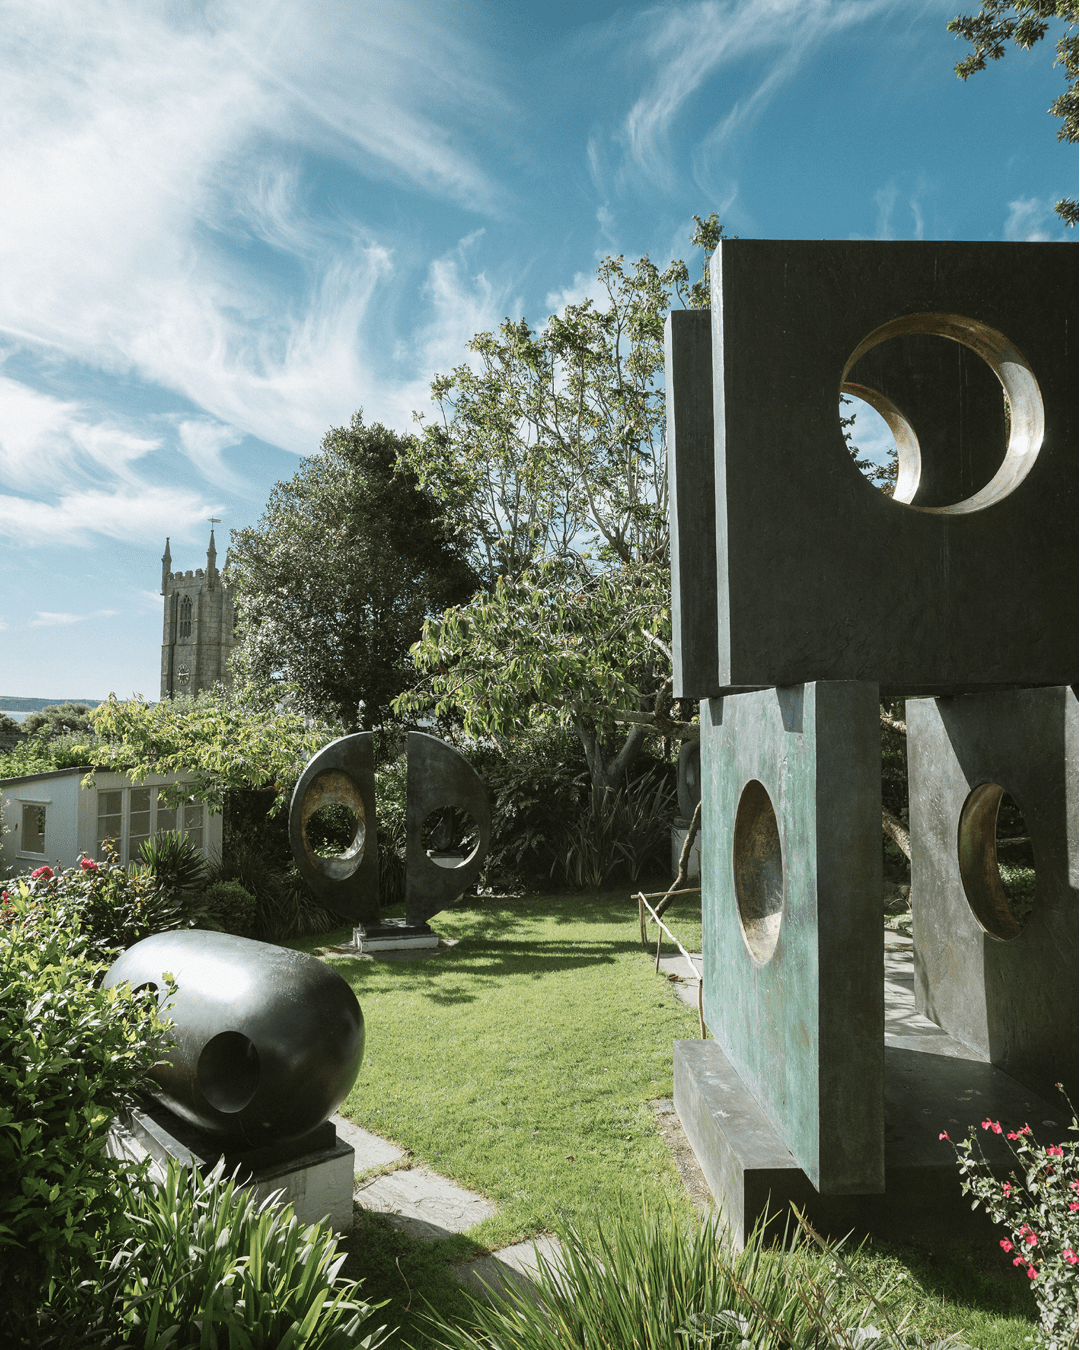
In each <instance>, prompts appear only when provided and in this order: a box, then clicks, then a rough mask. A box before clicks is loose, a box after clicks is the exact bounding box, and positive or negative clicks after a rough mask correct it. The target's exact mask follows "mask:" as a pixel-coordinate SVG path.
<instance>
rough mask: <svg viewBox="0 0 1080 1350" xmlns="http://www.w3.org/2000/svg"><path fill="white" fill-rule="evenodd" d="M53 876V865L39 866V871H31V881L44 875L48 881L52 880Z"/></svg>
mask: <svg viewBox="0 0 1080 1350" xmlns="http://www.w3.org/2000/svg"><path fill="white" fill-rule="evenodd" d="M52 876H53V870H52V868H51V867H49V866H48V865H47V864H46V866H44V867H39V868H38V869H37V871H35V872H31V873H30V880H31V881H37V879H38V877H44V878H45V880H46V881H51V880H52Z"/></svg>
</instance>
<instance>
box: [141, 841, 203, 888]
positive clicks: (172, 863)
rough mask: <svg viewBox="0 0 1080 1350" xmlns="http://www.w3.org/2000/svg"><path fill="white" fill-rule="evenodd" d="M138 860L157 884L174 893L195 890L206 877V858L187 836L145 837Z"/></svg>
mask: <svg viewBox="0 0 1080 1350" xmlns="http://www.w3.org/2000/svg"><path fill="white" fill-rule="evenodd" d="M139 861H140V862H141V863H142V865H143V868H144V869H145V870H146V872H148V873H149V875H150V876H152V877H153V878H154V880H155V881H156V882H157V884H158V886H160V887H161V888H162V889H163V890H165V891H169V892H171V893H172V894H175V895H184V894H187V893H189V892H191V891H195V890H198V888H199V887H200V886H201V885H202V883H203V881H204V879H205V877H206V859H205V858H204V857H203V855H202V851H201V850H200V849H199V848H198V847H197V846H196V845H195V844H193V843H192V841H191V840H190V839H189V838H188V837H187V836H186V835H181V834H164V833H162V834H156V835H154V837H153V838H152V839H144V840H143V842H142V843H141V844H140V845H139Z"/></svg>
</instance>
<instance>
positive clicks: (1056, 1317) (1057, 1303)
mask: <svg viewBox="0 0 1080 1350" xmlns="http://www.w3.org/2000/svg"><path fill="white" fill-rule="evenodd" d="M982 1128H983V1129H984V1130H991V1131H993V1133H994V1134H997V1135H1001V1134H1002V1133H1003V1130H1002V1127H1001V1123H1000V1122H999V1121H996V1120H993V1119H991V1118H990V1117H987V1119H986V1120H984V1121H983V1122H982ZM1069 1129H1070V1132H1071V1133H1072V1134H1074V1135H1075V1134H1076V1133H1077V1119H1076V1111H1075V1110H1073V1112H1072V1123H1071V1125H1070V1127H1069ZM1004 1137H1005V1140H1006V1142H1007V1143H1008V1146H1009V1148H1010V1149H1011V1151H1012V1155H1013V1157H1014V1159H1015V1160H1016V1170H1015V1172H1013V1174H1012V1175H1011V1176H1010V1178H1009V1180H1008V1181H1006V1182H1002V1181H1000V1180H999V1179H998V1178H997V1177H995V1176H994V1175H993V1173H992V1172H991V1171H990V1168H989V1165H988V1164H987V1162H986V1158H985V1155H984V1154H983V1151H982V1147H981V1145H980V1144H979V1142H978V1137H977V1136H976V1134H975V1130H974V1127H972V1129H971V1130H970V1131H969V1133H968V1137H967V1138H966V1139H962V1140H960V1141H959V1142H958V1143H954V1142H953V1141H952V1140H949V1142H950V1143H951V1144H952V1146H953V1148H954V1149H955V1151H956V1157H957V1161H958V1162H959V1164H960V1176H961V1184H962V1185H963V1188H964V1191H965V1192H966V1193H967V1194H968V1195H970V1196H972V1197H973V1205H972V1207H973V1208H974V1206H975V1205H981V1206H982V1208H983V1209H985V1210H986V1212H987V1213H988V1214H989V1215H990V1217H991V1219H993V1221H994V1222H995V1223H1000V1224H1002V1225H1003V1226H1004V1227H1005V1230H1006V1232H1007V1234H1008V1236H1007V1237H1004V1238H1002V1239H1001V1244H1000V1245H1001V1247H1002V1249H1003V1250H1004V1251H1005V1252H1009V1253H1012V1252H1015V1253H1016V1255H1015V1256H1014V1257H1013V1258H1012V1262H1013V1265H1014V1266H1018V1267H1020V1268H1021V1269H1022V1270H1025V1271H1026V1272H1027V1276H1028V1279H1030V1280H1031V1282H1032V1283H1031V1287H1032V1291H1033V1293H1034V1295H1035V1301H1036V1303H1037V1304H1038V1306H1039V1336H1038V1340H1037V1344H1039V1345H1041V1346H1046V1347H1047V1350H1062V1347H1066V1346H1075V1345H1076V1344H1077V1340H1078V1337H1080V1325H1078V1321H1077V1299H1078V1296H1080V1255H1078V1253H1077V1250H1076V1249H1077V1247H1080V1241H1078V1240H1077V1232H1076V1215H1077V1211H1078V1208H1080V1196H1078V1195H1077V1190H1078V1188H1080V1182H1078V1181H1077V1141H1076V1139H1072V1140H1066V1141H1064V1142H1063V1143H1061V1144H1051V1145H1049V1146H1047V1147H1043V1146H1042V1145H1040V1144H1038V1143H1037V1142H1036V1141H1035V1138H1034V1136H1033V1134H1032V1132H1031V1126H1030V1125H1022V1126H1020V1128H1019V1129H1016V1130H1009V1131H1007V1132H1004ZM941 1138H942V1139H948V1138H949V1136H948V1135H947V1134H942V1136H941Z"/></svg>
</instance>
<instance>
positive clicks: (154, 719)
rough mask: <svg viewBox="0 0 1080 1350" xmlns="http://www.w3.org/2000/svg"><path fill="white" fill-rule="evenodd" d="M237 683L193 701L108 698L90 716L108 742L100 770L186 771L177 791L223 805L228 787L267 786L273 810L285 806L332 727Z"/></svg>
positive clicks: (134, 773)
mask: <svg viewBox="0 0 1080 1350" xmlns="http://www.w3.org/2000/svg"><path fill="white" fill-rule="evenodd" d="M281 692H285V693H287V692H288V691H280V690H278V691H274V690H268V689H266V688H256V687H255V686H252V685H244V684H239V685H237V686H236V687H235V688H234V689H231V690H225V689H222V688H220V687H218V688H216V689H214V690H212V691H208V692H206V693H202V694H200V695H199V696H198V698H174V699H162V701H161V702H160V703H146V702H144V701H143V700H141V699H128V700H125V701H123V702H121V701H120V700H118V699H116V698H114V697H110V698H109V699H108V701H107V702H105V703H102V704H100V705H99V706H98V707H97V708H95V709H94V711H93V713H92V714H91V717H92V720H93V723H94V727H95V729H96V731H97V732H98V733H99V735H101V736H102V737H105V738H107V744H106V745H104V746H103V748H102V752H101V754H100V756H99V757H98V759H97V764H98V767H100V768H110V769H111V768H124V769H125V770H128V771H129V772H130V774H131V777H132V779H133V780H134V781H135V782H137V783H140V782H142V781H143V780H144V779H145V778H146V777H147V775H148V774H150V773H161V774H169V773H181V774H184V775H186V777H187V780H188V781H185V783H184V785H183V788H182V791H183V792H184V793H190V794H191V795H192V796H194V797H195V798H196V799H197V800H199V801H205V802H209V803H210V804H211V806H214V807H218V808H220V807H221V805H222V803H223V801H224V799H225V796H226V794H227V793H229V792H231V791H241V790H244V789H248V790H256V791H257V790H260V789H263V788H272V789H273V792H274V797H273V799H272V802H271V806H270V809H271V810H272V811H279V810H280V809H281V808H282V806H284V805H285V804H286V802H287V801H288V799H289V795H290V793H291V792H292V789H293V787H294V786H295V785H296V780H297V779H298V778H299V777H300V774H301V773H302V772H303V770H304V766H305V764H306V763H307V762H308V760H309V759H310V758H311V756H312V755H313V754H314V753H315V751H316V750H318V749H319V748H320V747H321V746H323V745H325V744H326V742H327V741H329V740H332V739H333V738H334V736H335V735H336V731H335V729H334V728H333V727H330V726H327V725H326V724H320V723H318V722H314V721H312V720H311V719H310V718H307V717H305V716H304V715H303V714H302V713H299V712H293V711H288V710H287V709H284V708H282V707H280V706H279V705H278V704H277V703H276V702H275V698H276V697H277V694H278V693H281Z"/></svg>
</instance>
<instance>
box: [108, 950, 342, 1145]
mask: <svg viewBox="0 0 1080 1350" xmlns="http://www.w3.org/2000/svg"><path fill="white" fill-rule="evenodd" d="M166 973H170V974H171V975H172V976H173V978H174V979H175V981H176V990H175V992H174V993H173V994H172V995H170V996H169V997H168V998H166V999H165V1001H164V1003H163V1004H162V1012H163V1013H164V1014H165V1015H166V1016H167V1017H169V1018H171V1020H172V1022H173V1031H172V1036H173V1039H174V1040H175V1042H176V1044H175V1046H174V1047H173V1048H172V1049H171V1050H169V1051H168V1052H167V1053H166V1054H165V1056H164V1058H163V1059H162V1060H160V1061H159V1062H158V1063H157V1064H155V1065H153V1067H152V1068H151V1069H150V1071H149V1077H150V1079H151V1081H152V1083H153V1087H152V1088H151V1089H150V1091H151V1095H152V1096H154V1097H155V1098H156V1099H157V1100H158V1101H159V1102H160V1103H161V1104H162V1105H163V1106H165V1107H167V1108H168V1110H170V1111H172V1112H173V1114H174V1115H177V1116H179V1117H180V1118H181V1120H184V1121H187V1122H188V1124H190V1125H195V1126H197V1127H198V1128H199V1129H202V1130H205V1131H206V1132H207V1133H208V1134H210V1135H212V1136H214V1137H215V1138H218V1139H221V1140H225V1141H228V1142H229V1143H231V1144H234V1145H242V1146H244V1147H258V1146H260V1145H263V1144H276V1143H288V1142H290V1141H292V1140H296V1139H302V1138H304V1137H305V1136H306V1135H308V1134H310V1133H311V1132H312V1131H313V1130H315V1129H317V1128H318V1127H319V1126H320V1125H321V1124H322V1123H323V1121H325V1120H328V1119H329V1118H330V1116H332V1115H333V1113H334V1112H335V1111H336V1110H337V1108H338V1107H339V1106H340V1105H341V1103H342V1102H343V1101H344V1100H345V1097H346V1096H347V1095H348V1093H349V1090H350V1089H351V1087H352V1085H353V1084H354V1083H355V1082H356V1077H357V1074H358V1073H359V1072H360V1064H361V1061H362V1060H363V1057H364V1018H363V1014H362V1013H361V1011H360V1005H359V1003H358V1002H357V1001H356V995H355V994H354V993H353V991H352V990H351V989H350V988H349V986H348V984H347V983H346V982H345V981H344V980H343V979H342V978H341V976H340V975H339V974H338V973H337V971H336V970H332V969H331V968H330V967H329V966H327V965H325V964H324V963H323V962H322V961H319V960H317V959H316V958H315V957H314V956H307V955H306V954H305V953H303V952H294V951H290V950H288V949H287V948H285V947H275V946H271V945H270V944H269V943H266V942H254V941H252V940H251V939H250V938H242V937H234V936H233V935H232V934H231V933H208V932H200V931H199V930H197V929H189V930H184V931H181V932H173V933H157V934H155V935H154V936H153V937H149V938H145V939H144V940H143V941H142V942H137V943H136V944H135V945H134V946H133V947H130V948H128V950H127V951H126V952H125V953H124V954H123V956H121V957H120V958H119V960H117V961H116V962H115V963H114V964H113V965H112V967H111V968H110V969H109V971H108V973H107V975H106V976H105V984H106V986H108V985H115V984H122V983H124V982H127V983H128V984H131V985H132V986H144V987H145V986H151V985H152V986H156V987H158V988H160V989H164V987H165V983H166V981H165V975H166Z"/></svg>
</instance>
